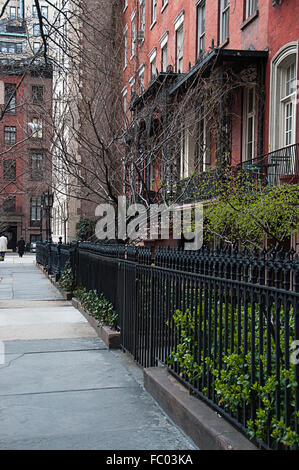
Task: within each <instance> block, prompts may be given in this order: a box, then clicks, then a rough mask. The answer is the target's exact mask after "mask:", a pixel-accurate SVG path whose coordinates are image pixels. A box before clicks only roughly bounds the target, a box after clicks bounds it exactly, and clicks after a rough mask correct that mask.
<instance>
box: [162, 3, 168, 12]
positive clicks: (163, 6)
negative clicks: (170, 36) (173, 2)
mask: <svg viewBox="0 0 299 470" xmlns="http://www.w3.org/2000/svg"><path fill="white" fill-rule="evenodd" d="M167 5H168V0H166V2H165V3H164V5H162V8H161V13H163V11H164V10H165V8H166V7H167Z"/></svg>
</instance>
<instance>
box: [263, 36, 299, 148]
mask: <svg viewBox="0 0 299 470" xmlns="http://www.w3.org/2000/svg"><path fill="white" fill-rule="evenodd" d="M297 49H298V46H297V44H294V45H293V44H291V45H288V46H286V47H285V48H284V49H283V50H282V51H281V52H280V53H278V54H277V56H275V58H274V59H273V63H272V76H271V91H270V98H271V101H270V128H269V141H270V150H271V151H272V150H277V149H279V148H282V147H286V146H289V145H292V144H294V143H295V138H296V130H295V129H296V125H295V119H296V91H297V90H296V88H297Z"/></svg>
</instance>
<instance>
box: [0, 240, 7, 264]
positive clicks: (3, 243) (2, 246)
mask: <svg viewBox="0 0 299 470" xmlns="http://www.w3.org/2000/svg"><path fill="white" fill-rule="evenodd" d="M7 243H8V241H7V238H6V237H5V236H4V235H1V237H0V261H4V258H5V252H6V251H7Z"/></svg>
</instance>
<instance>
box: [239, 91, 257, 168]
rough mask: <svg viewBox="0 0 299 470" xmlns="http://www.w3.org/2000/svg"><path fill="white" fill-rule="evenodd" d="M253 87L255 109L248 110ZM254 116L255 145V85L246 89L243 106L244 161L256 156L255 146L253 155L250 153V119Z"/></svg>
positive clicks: (254, 106) (254, 105) (254, 107)
mask: <svg viewBox="0 0 299 470" xmlns="http://www.w3.org/2000/svg"><path fill="white" fill-rule="evenodd" d="M251 88H253V111H252V113H249V112H248V93H249V90H250V89H251ZM250 117H253V145H254V143H255V126H256V90H255V87H254V86H252V87H248V88H246V89H245V90H244V108H243V146H242V147H243V148H242V161H243V162H246V161H249V160H252V159H253V158H254V151H255V149H254V147H253V155H252V156H249V155H248V120H249V118H250Z"/></svg>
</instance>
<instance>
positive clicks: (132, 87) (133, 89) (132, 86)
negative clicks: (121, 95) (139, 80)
mask: <svg viewBox="0 0 299 470" xmlns="http://www.w3.org/2000/svg"><path fill="white" fill-rule="evenodd" d="M129 83H130V89H131V99H132V97H133V96H134V95H135V91H136V90H135V77H132V78H130V80H129Z"/></svg>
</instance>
